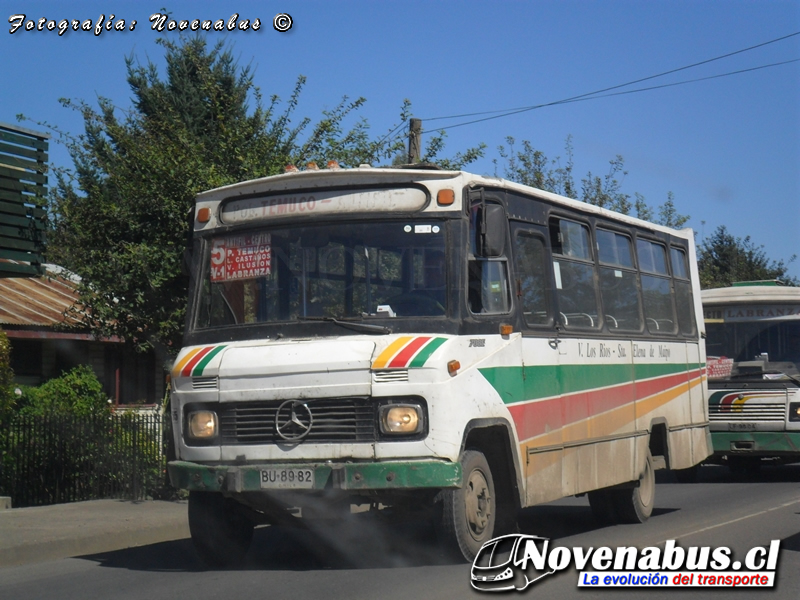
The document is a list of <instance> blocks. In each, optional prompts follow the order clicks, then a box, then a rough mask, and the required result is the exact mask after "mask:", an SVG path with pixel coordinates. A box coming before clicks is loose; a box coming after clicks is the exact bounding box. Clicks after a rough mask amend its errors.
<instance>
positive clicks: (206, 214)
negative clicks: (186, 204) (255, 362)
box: [197, 206, 211, 223]
mask: <svg viewBox="0 0 800 600" xmlns="http://www.w3.org/2000/svg"><path fill="white" fill-rule="evenodd" d="M210 220H211V209H210V208H208V207H205V206H204V207H203V208H201V209H199V210H198V211H197V221H198V222H199V223H208V222H209V221H210Z"/></svg>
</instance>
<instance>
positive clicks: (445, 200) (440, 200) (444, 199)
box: [436, 190, 456, 206]
mask: <svg viewBox="0 0 800 600" xmlns="http://www.w3.org/2000/svg"><path fill="white" fill-rule="evenodd" d="M455 201H456V193H455V192H454V191H453V190H439V193H438V194H436V204H438V205H439V206H450V205H451V204H452V203H453V202H455Z"/></svg>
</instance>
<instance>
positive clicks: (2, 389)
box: [0, 329, 14, 418]
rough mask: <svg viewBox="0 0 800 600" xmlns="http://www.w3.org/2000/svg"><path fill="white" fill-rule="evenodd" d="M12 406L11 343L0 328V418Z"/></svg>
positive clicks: (12, 372) (12, 373)
mask: <svg viewBox="0 0 800 600" xmlns="http://www.w3.org/2000/svg"><path fill="white" fill-rule="evenodd" d="M13 407H14V371H12V370H11V343H10V342H9V341H8V336H7V335H6V332H5V331H3V330H2V329H0V418H2V416H3V415H4V414H7V413H9V412H10V411H11V409H12V408H13Z"/></svg>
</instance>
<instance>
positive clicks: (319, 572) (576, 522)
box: [0, 465, 800, 600]
mask: <svg viewBox="0 0 800 600" xmlns="http://www.w3.org/2000/svg"><path fill="white" fill-rule="evenodd" d="M658 481H659V483H658V485H657V491H656V495H657V497H656V509H655V511H654V514H653V516H652V517H651V519H650V520H649V521H648V522H647V523H645V524H643V525H617V526H611V527H599V526H598V525H597V524H596V522H595V521H594V519H593V517H592V514H591V512H590V510H589V506H588V502H587V501H586V499H585V498H569V499H564V500H561V501H558V502H554V503H551V504H547V505H544V506H539V507H534V508H531V509H527V510H525V511H524V512H523V514H522V516H521V529H522V531H523V532H524V533H530V534H535V535H539V536H543V537H547V538H551V540H552V541H551V545H553V546H568V547H583V548H590V547H594V548H596V547H600V546H610V547H612V548H613V547H616V546H637V547H640V548H642V547H646V546H657V545H659V544H663V543H664V542H665V541H666V540H669V539H675V540H677V541H678V543H679V544H680V545H681V546H682V547H689V546H709V547H712V548H715V547H719V546H726V547H729V548H731V550H732V551H733V553H734V557H735V558H738V559H741V558H743V557H744V555H745V554H746V552H747V551H748V550H749V549H750V548H752V547H755V546H769V543H770V541H771V540H781V550H780V559H779V562H778V569H777V585H776V587H775V588H774V589H769V590H753V589H738V590H731V589H719V590H691V591H689V590H676V589H647V590H610V589H578V588H577V587H576V584H577V579H578V577H577V574H576V572H575V571H574V570H573V571H569V570H567V571H562V572H559V573H557V574H555V575H551V576H547V577H544V578H543V579H542V580H541V581H539V582H537V583H536V584H535V585H534V586H531V587H529V588H528V589H527V590H525V591H524V592H521V593H514V594H511V595H510V597H531V598H534V597H535V598H537V599H540V598H559V599H561V598H604V599H606V598H623V597H624V598H627V599H633V598H642V597H647V598H659V599H660V598H664V599H667V598H669V599H670V600H674V599H675V598H684V597H688V598H706V597H712V596H713V597H720V598H722V597H725V598H727V597H731V596H737V597H740V598H753V597H765V598H767V597H769V598H782V599H783V598H785V599H787V600H788V599H792V600H794V599H796V598H798V597H799V596H800V465H792V466H789V467H782V468H765V469H763V470H762V473H761V474H760V475H759V476H757V477H756V478H755V479H744V478H741V477H734V476H732V475H730V474H729V473H728V472H727V470H725V469H723V468H719V467H704V468H703V469H702V470H701V476H700V482H699V483H696V484H683V485H681V484H678V483H673V482H672V481H671V480H670V479H669V477H668V475H667V474H664V473H659V477H658ZM469 573H470V569H469V566H468V565H465V564H457V563H454V562H452V561H450V560H448V559H447V558H446V557H445V556H443V555H442V554H441V553H440V552H439V551H438V549H437V547H436V545H435V543H434V539H433V533H432V532H431V531H429V530H427V529H426V528H425V527H424V526H422V525H421V524H415V523H404V524H397V523H395V524H390V523H385V522H383V521H382V520H381V519H376V518H375V517H374V516H372V515H369V514H360V515H352V516H351V518H350V519H348V520H347V521H345V522H321V523H319V524H318V527H317V528H316V529H315V531H314V532H313V533H312V532H300V531H297V530H286V529H281V528H274V527H273V528H270V527H266V528H261V529H258V530H257V531H256V536H255V540H254V544H253V547H252V548H251V551H250V553H249V556H248V561H247V564H246V565H245V566H244V567H243V568H241V569H237V570H227V571H224V570H223V571H214V570H206V569H205V568H204V567H203V565H202V564H201V563H200V562H199V560H198V559H197V558H196V556H195V554H194V550H193V548H192V546H191V542H190V541H189V540H180V541H175V542H166V543H161V544H154V545H150V546H144V547H140V548H133V549H129V550H123V551H118V552H109V553H105V554H97V555H92V556H84V557H80V558H73V559H66V560H59V561H54V562H47V563H40V564H33V565H26V566H22V567H8V568H4V569H0V598H9V599H15V600H24V599H28V598H30V599H34V598H36V599H43V598H44V599H47V598H59V599H63V600H68V599H72V598H75V599H81V600H83V599H85V598H108V599H128V598H130V599H134V598H136V599H139V598H147V599H148V600H158V599H161V598H163V599H169V600H174V599H175V598H193V599H203V598H209V599H211V598H213V599H219V598H269V599H270V600H278V599H283V598H286V599H291V600H297V599H298V598H303V599H307V598H308V599H314V598H324V599H325V600H338V599H342V600H344V599H348V600H349V599H362V598H363V599H365V600H366V599H369V600H375V599H384V598H386V599H395V598H396V599H403V600H408V599H423V598H425V599H427V598H437V599H438V598H454V599H455V598H459V599H460V598H464V597H467V596H472V597H484V598H486V597H495V596H493V595H488V596H487V595H486V594H482V593H478V592H475V591H473V590H472V589H471V587H470V583H469ZM506 597H509V596H506Z"/></svg>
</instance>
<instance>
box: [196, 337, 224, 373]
mask: <svg viewBox="0 0 800 600" xmlns="http://www.w3.org/2000/svg"><path fill="white" fill-rule="evenodd" d="M223 348H225V345H224V344H223V345H222V346H217V347H216V348H214V349H213V350H212V351H211V352H209V353H208V354H206V355H205V356H204V357H203V360H201V361H200V362H199V363H197V364H196V365H195V366H194V370H193V371H192V376H193V377H199V376H200V375H202V374H203V369H205V368H206V365H207V364H208V363H210V362H211V359H212V358H214V357H215V356H216V355H217V354H219V352H220V351H221V350H222V349H223Z"/></svg>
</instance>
